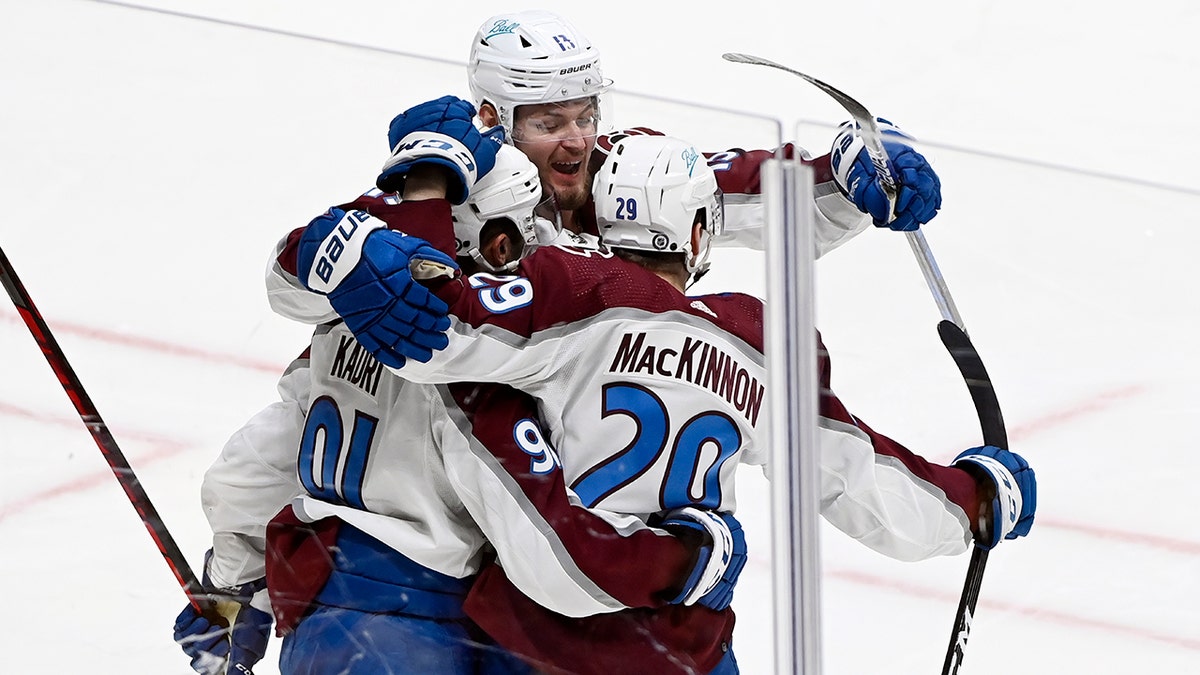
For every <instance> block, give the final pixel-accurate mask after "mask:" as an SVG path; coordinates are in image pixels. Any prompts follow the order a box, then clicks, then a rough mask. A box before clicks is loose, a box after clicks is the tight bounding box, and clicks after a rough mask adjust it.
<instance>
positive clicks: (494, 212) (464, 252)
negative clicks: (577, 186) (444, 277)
mask: <svg viewBox="0 0 1200 675" xmlns="http://www.w3.org/2000/svg"><path fill="white" fill-rule="evenodd" d="M541 200H542V183H541V181H540V180H539V179H538V171H537V167H536V166H534V165H533V162H530V161H529V158H528V157H526V156H525V153H523V152H521V151H520V150H518V149H516V148H514V147H513V146H511V145H502V146H500V151H499V152H497V153H496V166H495V167H494V168H493V169H492V170H491V171H489V172H488V173H487V175H485V176H484V177H483V178H481V179H480V180H479V182H477V183H475V186H474V187H473V188H471V194H470V195H469V196H468V197H467V201H466V202H464V203H463V204H461V205H459V206H455V207H453V208H452V209H451V214H452V216H453V219H454V238H455V239H456V240H457V251H456V254H457V255H460V256H470V257H471V258H473V259H474V260H475V262H477V263H479V265H480V267H482V268H483V269H486V270H488V271H492V272H499V271H505V270H510V269H512V268H514V267H516V265H517V261H516V260H512V261H509V263H508V264H506V265H502V266H499V267H497V266H494V265H492V264H491V263H490V262H488V261H487V260H486V259H485V258H484V257H483V254H482V253H480V251H479V247H480V245H481V243H482V242H481V241H480V235H481V233H482V232H483V226H484V225H486V224H487V223H488V222H489V221H492V220H497V219H507V220H509V221H510V222H512V224H513V225H515V226H516V228H517V233H518V235H519V236H520V237H521V240H522V241H523V242H524V249H523V251H522V254H526V253H529V252H530V251H531V250H532V249H533V248H534V247H535V246H536V245H537V242H538V235H537V229H536V228H535V227H534V222H535V218H534V215H533V209H534V207H536V206H537V205H538V203H539V202H540V201H541Z"/></svg>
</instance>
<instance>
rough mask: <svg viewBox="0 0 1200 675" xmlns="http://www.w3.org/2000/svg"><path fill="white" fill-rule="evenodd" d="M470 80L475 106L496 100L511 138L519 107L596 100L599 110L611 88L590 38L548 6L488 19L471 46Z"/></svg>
mask: <svg viewBox="0 0 1200 675" xmlns="http://www.w3.org/2000/svg"><path fill="white" fill-rule="evenodd" d="M467 79H468V84H469V85H470V88H471V96H472V97H473V98H474V102H475V105H476V107H480V106H482V105H483V104H484V103H489V104H491V105H492V106H493V107H494V108H495V109H496V112H497V115H498V116H499V121H500V124H501V125H503V126H504V129H505V131H506V132H507V134H508V136H509V137H510V138H511V137H512V135H513V123H514V121H515V111H516V108H517V106H521V105H536V104H543V103H560V102H564V101H573V100H576V99H583V98H595V99H597V105H596V110H597V112H599V111H600V109H601V107H602V105H601V104H602V103H603V98H604V97H603V96H602V95H603V94H605V93H606V92H607V91H608V90H609V89H610V88H611V87H612V80H607V79H605V78H604V74H603V73H602V72H601V67H600V56H599V53H598V52H597V51H596V49H595V48H594V47H592V43H591V41H589V40H588V39H587V37H586V36H584V35H583V34H581V33H580V32H579V31H578V30H576V29H575V27H574V26H573V25H571V23H570V22H568V21H567V20H566V19H564V18H562V17H560V16H558V15H557V14H554V13H553V12H548V11H545V10H526V11H522V12H513V13H509V14H499V15H496V16H493V17H491V18H489V19H487V20H486V21H484V22H483V24H482V25H481V26H480V27H479V30H478V31H476V33H475V39H474V42H472V44H471V55H470V59H469V64H468V67H467ZM599 117H600V119H601V120H603V119H604V117H605V115H603V114H600V115H599Z"/></svg>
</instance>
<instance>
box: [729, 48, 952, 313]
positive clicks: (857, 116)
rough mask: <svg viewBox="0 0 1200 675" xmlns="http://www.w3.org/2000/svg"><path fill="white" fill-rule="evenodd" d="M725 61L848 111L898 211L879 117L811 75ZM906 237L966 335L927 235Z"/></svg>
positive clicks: (742, 57) (741, 57) (732, 57)
mask: <svg viewBox="0 0 1200 675" xmlns="http://www.w3.org/2000/svg"><path fill="white" fill-rule="evenodd" d="M722 58H724V59H725V60H726V61H732V62H733V63H749V64H751V65H757V66H768V67H770V68H778V69H779V70H782V71H784V72H788V73H791V74H793V75H796V76H798V77H801V78H803V79H804V80H806V81H808V82H809V83H811V84H813V85H814V86H816V87H817V88H818V89H820V90H821V91H823V92H825V93H826V94H828V95H829V96H831V97H832V98H833V99H834V100H835V101H837V102H838V103H840V104H841V106H842V107H843V108H845V109H846V112H848V113H850V116H851V117H853V118H854V121H855V122H857V123H858V127H859V131H860V132H861V134H862V138H863V144H864V145H865V146H866V149H867V156H869V157H870V158H871V163H872V164H874V165H875V170H876V172H877V173H878V175H879V182H880V183H881V184H882V186H883V191H884V194H886V195H887V197H888V207H889V211H894V210H895V205H896V179H895V178H894V177H893V172H892V168H891V165H890V164H889V163H888V156H887V151H886V150H884V149H883V134H882V133H880V131H879V124H878V123H876V122H875V116H874V115H872V114H871V113H870V112H868V111H867V109H866V107H864V106H863V104H861V103H859V102H858V101H856V100H854V99H853V98H851V97H850V96H848V95H847V94H846V93H845V92H843V91H841V90H840V89H837V88H836V87H833V86H832V85H829V84H826V83H824V82H822V81H821V80H818V79H817V78H815V77H812V76H811V75H806V74H804V73H802V72H800V71H798V70H794V69H792V68H788V67H787V66H783V65H780V64H778V63H775V62H774V61H768V60H767V59H763V58H759V57H757V56H750V55H749V54H737V53H729V54H724V55H723V57H722ZM904 234H905V236H906V237H907V239H908V244H909V246H911V247H912V249H913V254H915V255H916V256H917V264H919V265H920V266H921V273H922V274H923V275H924V276H925V283H927V284H929V291H930V292H931V293H933V299H934V302H936V303H937V306H938V310H939V311H941V313H942V318H943V319H946V320H947V321H953V322H954V324H955V325H956V326H958V327H959V328H962V329H963V332H966V328H965V327H964V326H963V322H962V317H961V316H959V314H958V308H957V307H955V305H954V299H953V298H951V297H950V289H949V288H947V287H946V281H945V280H944V279H943V278H942V271H941V270H940V269H938V266H937V261H936V260H934V258H933V251H931V250H930V249H929V243H928V242H926V241H925V233H924V232H922V231H921V230H920V229H916V230H911V231H909V232H905V233H904Z"/></svg>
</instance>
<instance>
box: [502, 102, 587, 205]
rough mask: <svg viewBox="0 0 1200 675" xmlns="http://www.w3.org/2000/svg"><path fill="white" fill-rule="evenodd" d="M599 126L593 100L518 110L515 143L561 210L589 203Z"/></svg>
mask: <svg viewBox="0 0 1200 675" xmlns="http://www.w3.org/2000/svg"><path fill="white" fill-rule="evenodd" d="M598 127H599V119H598V117H597V111H596V106H595V102H594V101H593V100H592V99H590V98H587V99H577V100H574V101H565V102H562V103H543V104H540V105H527V106H521V107H519V108H517V109H516V114H515V119H514V120H513V143H514V144H515V145H516V146H517V148H519V149H520V150H521V151H522V152H524V153H525V155H526V156H527V157H529V159H530V161H532V162H533V164H534V165H535V166H536V167H537V169H538V175H539V176H540V177H541V179H542V191H543V192H546V193H548V194H553V195H554V199H555V202H556V203H557V204H558V208H560V209H578V208H580V207H582V206H583V205H584V204H586V203H587V200H588V196H589V194H590V193H591V181H590V180H589V178H590V176H589V175H588V171H587V164H588V157H590V156H591V153H592V148H594V147H596V133H597V129H598Z"/></svg>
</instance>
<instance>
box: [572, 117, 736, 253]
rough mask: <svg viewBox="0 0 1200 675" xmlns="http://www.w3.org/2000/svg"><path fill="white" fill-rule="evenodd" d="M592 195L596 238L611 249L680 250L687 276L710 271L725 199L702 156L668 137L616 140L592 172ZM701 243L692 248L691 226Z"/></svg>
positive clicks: (678, 251) (688, 145)
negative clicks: (597, 168) (598, 233)
mask: <svg viewBox="0 0 1200 675" xmlns="http://www.w3.org/2000/svg"><path fill="white" fill-rule="evenodd" d="M592 196H593V199H594V200H595V202H596V222H597V225H598V226H599V229H600V239H601V241H603V242H604V244H605V245H607V246H609V247H612V248H624V249H632V250H636V251H643V252H649V253H682V254H683V259H684V264H685V265H686V267H687V271H688V274H689V275H695V274H700V273H703V272H704V271H706V270H707V269H708V265H709V263H708V255H709V250H710V248H711V245H712V240H713V238H714V237H716V236H717V235H719V234H721V232H722V231H723V229H724V200H723V197H722V194H721V191H720V188H718V187H717V178H716V175H715V174H713V171H712V169H711V168H709V166H708V163H707V161H706V160H705V158H704V156H703V155H701V154H700V153H699V152H697V151H696V149H695V148H694V147H692V146H691V145H690V144H689V143H686V142H684V141H681V140H679V139H677V138H672V137H669V136H629V137H627V138H623V139H621V140H620V141H618V142H617V143H616V144H615V145H614V146H613V148H612V151H611V152H610V153H609V155H608V158H607V159H606V160H605V162H604V164H603V166H601V168H600V171H599V172H598V173H597V174H596V181H595V184H594V185H593V189H592ZM698 216H699V217H700V218H701V219H702V220H701V228H700V238H699V239H700V241H699V242H698V245H697V246H696V247H695V249H693V243H692V231H693V225H694V224H695V223H696V221H697V217H698Z"/></svg>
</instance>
